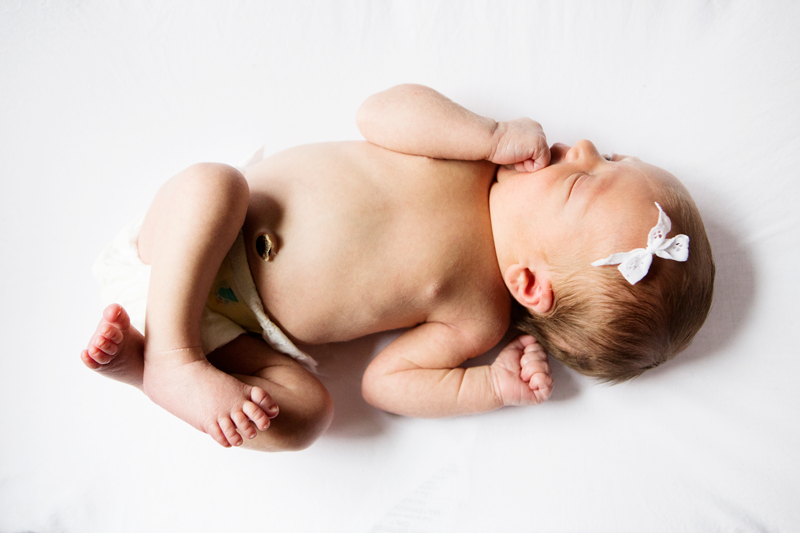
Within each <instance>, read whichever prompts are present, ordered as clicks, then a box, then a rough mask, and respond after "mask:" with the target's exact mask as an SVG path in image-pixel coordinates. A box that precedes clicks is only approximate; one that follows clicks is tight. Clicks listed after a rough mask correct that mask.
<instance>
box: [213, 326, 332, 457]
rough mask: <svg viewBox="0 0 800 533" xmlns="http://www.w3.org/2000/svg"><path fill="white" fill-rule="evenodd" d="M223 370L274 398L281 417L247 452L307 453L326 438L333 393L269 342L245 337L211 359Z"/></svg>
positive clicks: (231, 343)
mask: <svg viewBox="0 0 800 533" xmlns="http://www.w3.org/2000/svg"><path fill="white" fill-rule="evenodd" d="M207 357H208V360H209V362H211V364H213V365H214V366H215V367H217V368H218V369H220V370H222V371H223V372H226V373H228V374H231V375H233V376H234V377H236V378H237V379H239V380H241V381H243V382H244V383H247V384H249V385H254V386H259V387H261V388H262V389H264V390H265V391H267V393H268V394H269V395H270V396H272V399H273V400H275V403H277V404H278V408H279V409H280V412H279V414H278V416H277V417H275V418H273V419H272V422H271V424H270V427H269V428H268V429H267V430H266V431H259V434H258V436H257V437H256V438H255V439H253V440H245V443H244V447H246V448H255V449H260V450H264V451H280V450H301V449H304V448H307V447H308V446H310V445H311V444H312V443H313V442H314V441H315V440H317V438H319V437H320V435H322V433H324V432H325V430H326V429H327V428H328V426H329V425H330V422H331V419H332V418H333V402H332V400H331V397H330V395H329V394H328V391H327V389H325V387H324V386H323V385H322V383H320V381H319V380H318V379H317V378H316V377H315V376H314V375H313V374H311V372H309V371H308V370H307V369H306V368H305V367H304V366H303V365H301V364H300V363H298V362H297V361H295V360H294V359H292V358H291V357H289V356H288V355H285V354H282V353H280V352H277V351H275V350H274V349H272V348H271V347H270V346H269V345H268V344H267V343H266V342H264V340H262V339H261V338H258V337H253V336H250V335H240V336H239V337H237V338H235V339H234V340H232V341H231V342H229V343H228V344H225V345H224V346H221V347H219V348H217V349H216V350H214V351H213V352H211V353H209V354H208V356H207Z"/></svg>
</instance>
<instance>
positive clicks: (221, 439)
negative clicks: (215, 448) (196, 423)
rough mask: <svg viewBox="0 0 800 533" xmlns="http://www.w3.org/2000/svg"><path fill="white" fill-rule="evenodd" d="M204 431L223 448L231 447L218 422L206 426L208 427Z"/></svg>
mask: <svg viewBox="0 0 800 533" xmlns="http://www.w3.org/2000/svg"><path fill="white" fill-rule="evenodd" d="M203 429H204V431H205V432H206V433H207V434H208V435H209V436H210V437H211V438H212V439H214V440H215V441H217V444H219V445H220V446H222V447H223V448H230V447H231V445H230V443H229V442H228V439H227V437H225V433H223V431H222V428H220V426H219V423H218V422H216V421H215V422H210V423H208V424H206V426H205V427H204V428H203Z"/></svg>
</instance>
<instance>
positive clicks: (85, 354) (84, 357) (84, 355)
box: [81, 350, 103, 370]
mask: <svg viewBox="0 0 800 533" xmlns="http://www.w3.org/2000/svg"><path fill="white" fill-rule="evenodd" d="M81 361H83V364H84V365H86V366H87V367H89V368H91V369H92V370H97V369H98V368H100V367H101V366H103V365H101V364H100V363H98V362H97V361H95V360H94V359H92V357H91V356H90V355H89V350H83V351H82V352H81Z"/></svg>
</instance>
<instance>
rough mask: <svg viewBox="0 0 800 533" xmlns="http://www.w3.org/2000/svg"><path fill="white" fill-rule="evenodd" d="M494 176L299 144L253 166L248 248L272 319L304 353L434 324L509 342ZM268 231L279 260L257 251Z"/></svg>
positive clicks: (480, 167) (350, 146)
mask: <svg viewBox="0 0 800 533" xmlns="http://www.w3.org/2000/svg"><path fill="white" fill-rule="evenodd" d="M494 172H495V167H494V165H491V164H489V163H485V162H477V163H468V162H456V161H438V160H431V159H428V158H424V157H416V156H409V155H403V154H397V153H394V152H391V151H388V150H384V149H382V148H379V147H376V146H374V145H371V144H369V143H366V142H348V143H331V144H319V145H309V146H301V147H298V148H293V149H290V150H287V151H285V152H281V153H279V154H276V155H274V156H271V157H269V158H267V159H265V160H264V161H262V162H260V163H257V164H255V165H253V166H251V167H249V168H248V169H247V170H246V171H245V177H246V178H247V180H248V183H249V186H250V207H249V209H248V213H247V219H246V221H245V224H244V227H243V231H244V240H245V246H246V249H247V259H248V263H249V264H250V269H251V271H252V273H253V279H254V280H255V283H256V287H257V288H258V291H259V293H260V294H261V297H262V301H263V303H264V306H265V308H266V310H267V313H268V314H269V315H270V316H271V317H272V318H273V319H274V321H275V322H276V323H277V324H278V325H279V326H280V327H281V328H282V329H283V330H284V331H285V332H286V333H287V335H289V336H290V337H291V338H293V339H294V340H299V341H300V342H306V343H323V342H333V341H341V340H349V339H353V338H356V337H361V336H364V335H368V334H370V333H374V332H377V331H385V330H389V329H395V328H401V327H411V326H414V325H416V324H419V323H422V322H426V321H439V322H445V323H448V324H451V325H453V326H456V327H462V328H467V329H471V330H472V331H474V332H475V333H476V334H481V335H486V336H493V337H494V336H497V334H498V331H499V332H500V334H502V331H504V330H505V328H506V327H507V326H508V314H509V308H510V304H509V296H508V293H507V291H506V289H505V286H504V285H503V282H502V279H501V276H500V272H499V269H498V267H497V260H496V256H495V250H494V242H493V239H492V233H491V224H490V219H489V203H488V193H489V188H490V186H491V183H492V180H493V178H494ZM263 233H268V234H269V235H270V237H271V240H272V241H273V244H274V251H275V253H274V255H273V256H272V258H271V259H270V260H269V261H264V260H263V259H262V258H261V257H260V256H259V253H258V249H257V246H256V240H257V238H258V236H259V235H261V234H263ZM262 252H263V250H262Z"/></svg>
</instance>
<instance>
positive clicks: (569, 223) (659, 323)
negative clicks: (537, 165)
mask: <svg viewBox="0 0 800 533" xmlns="http://www.w3.org/2000/svg"><path fill="white" fill-rule="evenodd" d="M656 204H658V205H656ZM490 205H491V212H492V225H493V232H494V234H495V245H496V247H497V255H498V262H499V264H500V268H501V273H502V274H503V278H504V280H505V282H506V285H507V287H508V289H509V291H510V292H511V294H512V296H513V297H514V298H515V300H516V302H515V304H514V305H515V308H514V315H515V316H514V318H515V322H516V325H517V327H519V328H520V329H521V330H523V331H525V332H527V333H530V334H531V335H533V336H535V337H536V338H537V339H538V340H539V342H540V343H541V344H542V345H543V346H544V347H545V349H546V350H547V351H548V352H549V353H550V354H551V355H553V356H554V357H556V358H557V359H559V360H561V361H562V362H564V363H565V364H566V365H567V366H570V367H571V368H573V369H575V370H577V371H579V372H581V373H582V374H585V375H589V376H593V377H596V378H599V379H601V380H603V381H612V382H619V381H624V380H627V379H630V378H633V377H636V376H638V375H639V374H641V373H642V372H644V371H645V370H647V369H649V368H653V367H655V366H658V365H659V364H661V363H663V362H664V361H667V360H669V359H671V358H672V357H674V356H675V355H677V354H678V353H679V352H681V351H682V350H684V349H685V348H686V347H687V346H688V345H689V343H690V342H691V340H692V338H693V337H694V335H695V334H696V333H697V331H698V330H699V329H700V326H702V324H703V322H704V320H705V318H706V316H707V314H708V311H709V309H710V307H711V299H712V293H713V285H714V262H713V260H712V256H711V247H710V245H709V242H708V238H707V236H706V233H705V229H704V227H703V222H702V220H701V218H700V213H699V212H698V210H697V207H696V206H695V204H694V202H693V201H692V198H691V196H690V195H689V193H688V191H687V190H686V189H685V188H684V187H683V185H682V184H681V183H680V182H679V181H678V180H677V179H676V178H675V177H674V176H672V175H671V174H669V173H667V172H665V171H663V170H661V169H659V168H657V167H654V166H652V165H648V164H646V163H643V162H642V161H640V160H638V159H636V158H629V157H625V156H613V157H612V158H610V159H606V158H605V157H604V156H601V155H600V154H599V153H598V152H597V149H596V148H595V147H594V145H592V144H591V143H590V142H588V141H581V142H579V143H577V144H576V145H575V146H574V147H572V148H570V147H567V146H563V145H554V146H553V148H552V160H551V164H550V166H548V167H546V168H544V169H542V170H540V171H538V172H535V173H531V174H524V173H516V172H514V171H510V170H507V169H501V171H500V172H498V182H497V183H496V184H494V186H493V187H492V192H491V196H490ZM658 206H660V208H661V209H663V212H664V214H665V215H666V217H665V218H662V219H660V218H659V213H660V209H659V207H658ZM666 218H668V219H670V220H671V223H672V227H671V231H670V232H669V233H668V235H666V237H667V238H672V237H674V236H676V235H679V234H682V235H686V236H688V240H689V254H688V258H687V259H686V261H684V262H681V261H676V260H672V259H665V258H662V257H659V256H658V255H656V256H653V258H652V263H651V265H650V266H649V269H648V270H647V273H646V274H645V275H644V277H642V278H641V279H640V280H638V281H636V283H635V284H633V283H631V282H630V281H629V280H628V279H626V277H624V276H623V274H622V273H621V272H620V270H619V269H618V268H617V266H614V265H612V264H610V263H611V262H609V263H608V264H606V265H602V266H593V265H592V263H593V262H595V264H598V263H600V262H601V261H597V260H601V259H606V258H608V256H610V255H611V254H617V253H622V252H629V251H632V250H635V249H644V248H647V246H648V234H649V233H650V232H651V230H652V229H653V228H654V227H655V226H656V225H657V223H658V222H659V221H660V220H662V221H663V220H665V219H666ZM646 255H649V254H646ZM662 255H664V254H662ZM678 255H680V254H678ZM613 259H616V260H619V259H624V258H621V257H615V258H613ZM643 272H644V271H642V272H640V274H641V273H643ZM629 277H630V276H629ZM634 279H635V278H634Z"/></svg>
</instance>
